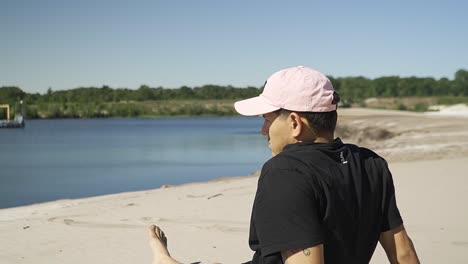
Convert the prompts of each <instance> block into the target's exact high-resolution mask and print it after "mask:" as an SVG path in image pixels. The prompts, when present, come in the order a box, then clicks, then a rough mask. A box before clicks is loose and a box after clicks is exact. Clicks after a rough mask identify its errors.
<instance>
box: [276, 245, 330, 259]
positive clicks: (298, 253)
mask: <svg viewBox="0 0 468 264" xmlns="http://www.w3.org/2000/svg"><path fill="white" fill-rule="evenodd" d="M281 257H282V258H283V262H284V263H286V264H291V263H294V264H295V263H299V264H302V263H303V264H323V263H324V259H323V244H320V245H317V246H314V247H310V248H306V249H296V250H286V251H282V252H281Z"/></svg>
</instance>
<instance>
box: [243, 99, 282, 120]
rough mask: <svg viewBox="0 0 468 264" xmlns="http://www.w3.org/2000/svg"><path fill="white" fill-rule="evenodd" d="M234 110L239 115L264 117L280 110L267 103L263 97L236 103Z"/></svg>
mask: <svg viewBox="0 0 468 264" xmlns="http://www.w3.org/2000/svg"><path fill="white" fill-rule="evenodd" d="M234 108H235V109H236V111H237V112H238V113H239V114H241V115H245V116H256V115H263V114H266V113H271V112H274V111H276V110H279V109H280V107H276V106H273V105H271V104H269V103H267V102H266V100H265V99H263V98H262V97H261V96H257V97H254V98H250V99H246V100H242V101H239V102H236V103H234Z"/></svg>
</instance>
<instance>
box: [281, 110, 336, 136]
mask: <svg viewBox="0 0 468 264" xmlns="http://www.w3.org/2000/svg"><path fill="white" fill-rule="evenodd" d="M275 112H276V113H278V114H279V115H283V116H286V115H289V114H290V113H292V112H294V113H297V114H298V115H300V116H302V117H304V118H306V119H307V122H309V125H310V126H311V128H312V129H313V130H314V132H315V133H324V132H325V133H327V132H328V133H330V132H334V131H335V128H336V122H337V120H338V113H337V112H336V110H335V111H331V112H297V111H290V110H286V109H280V110H277V111H275Z"/></svg>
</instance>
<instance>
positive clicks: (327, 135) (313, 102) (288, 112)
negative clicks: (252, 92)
mask: <svg viewBox="0 0 468 264" xmlns="http://www.w3.org/2000/svg"><path fill="white" fill-rule="evenodd" d="M338 102H339V97H338V94H337V93H336V92H335V91H334V89H333V86H332V84H331V82H330V80H329V79H328V78H327V77H326V76H325V75H323V74H322V73H320V72H318V71H316V70H313V69H310V68H307V67H304V66H299V67H293V68H288V69H284V70H281V71H278V72H276V73H274V74H273V75H271V76H270V77H269V78H268V80H267V81H266V83H265V87H264V90H263V93H262V94H261V95H260V96H258V97H254V98H250V99H247V100H243V101H239V102H236V103H235V104H234V107H235V109H236V111H237V112H239V113H240V114H242V115H247V116H254V115H262V116H263V117H264V118H265V122H264V124H263V127H262V134H263V135H265V136H268V142H269V147H270V149H271V151H272V154H273V156H275V155H276V154H278V153H279V152H281V151H282V150H283V148H284V146H286V145H288V144H293V143H296V142H301V141H312V142H322V141H329V140H332V139H333V132H334V130H335V126H336V120H337V114H336V109H337V104H338Z"/></svg>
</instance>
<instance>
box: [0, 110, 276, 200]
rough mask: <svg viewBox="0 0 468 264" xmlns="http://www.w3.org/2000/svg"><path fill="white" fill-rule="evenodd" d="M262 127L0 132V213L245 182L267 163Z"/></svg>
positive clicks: (248, 123) (70, 122) (60, 127)
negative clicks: (224, 180)
mask: <svg viewBox="0 0 468 264" xmlns="http://www.w3.org/2000/svg"><path fill="white" fill-rule="evenodd" d="M262 122H263V119H262V118H260V117H251V118H250V117H209V118H151V119H150V118H148V119H63V120H60V119H59V120H29V121H27V123H26V128H25V129H0V208H6V207H13V206H20V205H27V204H32V203H38V202H45V201H52V200H57V199H64V198H82V197H89V196H97V195H103V194H111V193H118V192H126V191H136V190H145V189H153V188H158V187H160V186H161V185H164V184H182V183H188V182H198V181H206V180H210V179H214V178H218V177H223V176H241V175H247V174H250V173H253V172H255V171H257V170H259V169H261V166H262V164H263V163H264V162H265V161H266V160H268V159H269V158H270V155H271V154H270V151H269V150H268V143H267V140H266V138H265V137H263V136H261V135H260V128H261V125H262Z"/></svg>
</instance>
